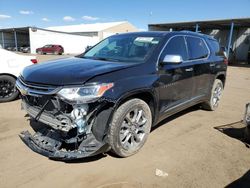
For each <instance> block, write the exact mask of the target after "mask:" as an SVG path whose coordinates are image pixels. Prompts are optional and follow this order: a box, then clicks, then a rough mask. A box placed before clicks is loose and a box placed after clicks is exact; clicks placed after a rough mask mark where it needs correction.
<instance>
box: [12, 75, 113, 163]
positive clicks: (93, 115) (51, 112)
mask: <svg viewBox="0 0 250 188" xmlns="http://www.w3.org/2000/svg"><path fill="white" fill-rule="evenodd" d="M16 86H17V88H18V89H19V90H20V92H21V94H22V108H23V109H24V110H26V112H27V113H28V115H29V116H30V117H31V121H30V122H31V126H32V128H33V129H34V131H35V134H34V135H32V134H31V133H29V132H28V131H24V132H22V133H21V134H20V138H21V139H22V140H23V142H24V143H25V144H26V145H27V146H28V147H30V148H31V149H32V150H33V151H35V152H37V153H39V154H42V155H44V156H47V157H49V158H53V159H58V160H72V159H79V158H84V157H90V156H93V155H96V154H99V153H103V152H106V151H107V150H108V149H109V145H108V144H107V143H106V140H105V135H106V131H107V124H108V121H109V117H110V114H111V112H112V109H113V104H112V102H110V101H106V100H96V99H97V98H99V96H94V97H95V100H93V97H92V98H91V100H90V98H88V101H89V102H88V101H87V100H85V101H84V100H83V98H81V100H77V99H75V96H74V97H72V96H69V97H68V96H67V95H64V94H65V91H63V92H64V93H62V92H61V94H60V91H62V90H63V89H62V88H58V87H51V86H50V87H48V86H44V85H42V86H41V85H36V84H30V83H26V82H24V81H23V80H22V79H21V78H19V79H18V80H17V83H16ZM91 87H92V86H91ZM67 92H68V91H67ZM77 92H78V93H79V90H78V91H77ZM104 92H105V91H104ZM70 94H71V95H72V92H71V91H70ZM102 94H103V93H102ZM92 95H93V93H92ZM65 96H66V97H65ZM85 98H86V97H85ZM100 101H101V102H100ZM36 122H39V123H40V126H39V127H37V126H35V125H37V123H36ZM41 123H42V124H41Z"/></svg>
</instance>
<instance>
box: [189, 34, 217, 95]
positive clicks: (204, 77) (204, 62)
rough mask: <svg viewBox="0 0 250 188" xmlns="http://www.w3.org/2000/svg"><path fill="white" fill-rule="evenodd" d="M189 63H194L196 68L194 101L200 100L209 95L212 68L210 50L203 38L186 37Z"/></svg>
mask: <svg viewBox="0 0 250 188" xmlns="http://www.w3.org/2000/svg"><path fill="white" fill-rule="evenodd" d="M186 41H187V46H188V53H189V61H190V62H192V64H193V68H194V77H193V79H194V89H193V93H192V98H193V99H197V100H198V99H199V98H202V97H204V96H206V95H207V94H208V92H209V91H210V89H211V88H210V85H211V79H212V77H211V66H213V64H212V62H210V60H209V55H210V50H209V48H208V46H207V44H206V42H205V40H204V39H203V38H201V37H196V36H186Z"/></svg>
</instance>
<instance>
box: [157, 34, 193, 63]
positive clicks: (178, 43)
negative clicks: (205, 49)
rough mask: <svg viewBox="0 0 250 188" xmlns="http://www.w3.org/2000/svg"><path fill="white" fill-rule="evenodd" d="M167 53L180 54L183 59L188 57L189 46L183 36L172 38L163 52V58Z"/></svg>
mask: <svg viewBox="0 0 250 188" xmlns="http://www.w3.org/2000/svg"><path fill="white" fill-rule="evenodd" d="M166 55H180V56H181V57H182V59H183V61H186V60H187V59H188V53H187V47H186V43H185V39H184V37H183V36H176V37H174V38H172V39H170V41H169V42H168V44H167V46H166V47H165V49H164V50H163V52H162V56H161V60H163V59H164V57H165V56H166Z"/></svg>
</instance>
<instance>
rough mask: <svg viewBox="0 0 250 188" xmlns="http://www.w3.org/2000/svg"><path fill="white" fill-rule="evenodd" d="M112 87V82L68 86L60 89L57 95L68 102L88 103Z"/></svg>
mask: <svg viewBox="0 0 250 188" xmlns="http://www.w3.org/2000/svg"><path fill="white" fill-rule="evenodd" d="M112 87H113V83H104V84H97V85H90V86H84V87H69V88H63V89H61V90H60V91H59V92H58V93H57V95H58V96H59V97H60V98H62V99H66V100H68V101H70V102H75V103H77V104H80V103H89V102H94V101H96V100H97V99H98V98H100V97H101V96H102V95H103V94H104V93H105V92H106V91H107V90H109V89H110V88H112Z"/></svg>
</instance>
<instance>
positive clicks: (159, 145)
mask: <svg viewBox="0 0 250 188" xmlns="http://www.w3.org/2000/svg"><path fill="white" fill-rule="evenodd" d="M60 57H62V56H60ZM51 58H57V56H39V57H38V60H39V61H44V60H45V59H51ZM247 102H250V68H241V67H229V68H228V77H227V83H226V88H225V92H224V95H223V98H222V101H221V105H220V107H219V109H218V110H217V111H215V112H208V111H203V110H201V109H199V108H198V107H193V108H190V109H188V110H185V111H184V112H181V113H179V114H177V115H175V116H173V117H171V118H168V119H167V120H165V121H164V122H163V123H161V125H159V126H158V127H157V128H156V129H154V130H153V131H152V132H151V134H150V136H149V139H148V141H147V142H146V144H145V146H144V147H143V148H142V150H141V151H140V152H139V153H138V154H136V155H134V156H132V157H129V158H117V157H115V156H113V155H112V154H110V153H108V154H107V155H106V156H104V155H99V156H97V157H93V158H89V159H87V160H86V159H85V160H80V161H75V162H73V163H65V162H58V161H52V160H49V159H47V158H46V157H43V156H41V155H39V154H37V153H34V152H33V151H31V150H30V149H29V148H28V147H27V146H25V145H24V144H23V143H22V141H21V140H20V139H19V137H18V134H19V133H20V132H21V131H23V130H26V129H29V130H30V128H29V121H28V119H27V117H25V112H24V111H21V109H20V100H16V101H14V102H10V103H2V104H0V169H1V170H0V187H43V188H44V187H62V188H63V187H66V188H68V187H74V188H75V187H76V188H77V187H81V188H82V187H88V188H91V187H97V188H134V187H139V188H142V187H143V188H144V187H213V188H216V187H225V186H227V185H229V184H231V183H232V182H234V181H235V180H238V182H241V181H244V180H245V178H248V177H249V176H250V175H249V173H250V171H249V169H250V149H249V148H247V147H246V145H245V144H244V143H243V142H241V141H240V140H239V139H235V138H233V137H235V135H234V133H236V132H237V133H238V132H239V131H241V130H242V129H240V128H239V127H237V126H236V125H238V124H237V123H235V122H238V121H240V120H241V119H242V117H243V113H244V108H245V104H246V103H247ZM234 126H236V127H234ZM218 128H221V129H223V130H224V133H223V132H221V131H219V130H218ZM225 133H226V134H225ZM240 134H241V133H240ZM239 138H240V137H239ZM156 169H160V170H162V171H164V172H166V173H167V175H166V176H165V177H159V176H156V174H155V172H156ZM242 176H243V178H241V177H242ZM240 178H241V179H240ZM233 185H235V184H231V186H233ZM245 185H247V184H245ZM249 185H250V183H249Z"/></svg>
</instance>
